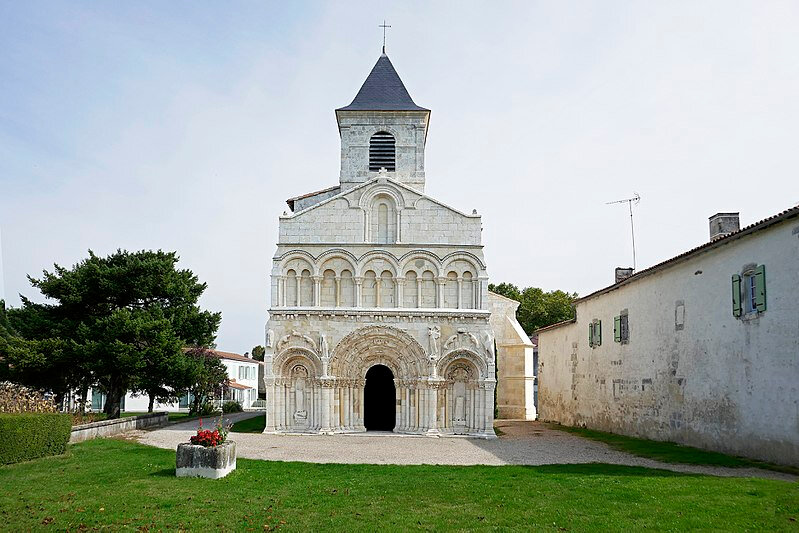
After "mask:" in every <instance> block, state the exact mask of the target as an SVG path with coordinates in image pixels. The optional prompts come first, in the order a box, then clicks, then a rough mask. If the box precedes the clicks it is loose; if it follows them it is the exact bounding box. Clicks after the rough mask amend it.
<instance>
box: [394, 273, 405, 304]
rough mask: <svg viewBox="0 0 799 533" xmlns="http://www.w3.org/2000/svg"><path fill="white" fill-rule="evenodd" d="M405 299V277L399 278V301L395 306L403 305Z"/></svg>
mask: <svg viewBox="0 0 799 533" xmlns="http://www.w3.org/2000/svg"><path fill="white" fill-rule="evenodd" d="M404 299H405V278H397V301H396V304H395V305H394V307H403V306H404V304H403V301H402V300H404Z"/></svg>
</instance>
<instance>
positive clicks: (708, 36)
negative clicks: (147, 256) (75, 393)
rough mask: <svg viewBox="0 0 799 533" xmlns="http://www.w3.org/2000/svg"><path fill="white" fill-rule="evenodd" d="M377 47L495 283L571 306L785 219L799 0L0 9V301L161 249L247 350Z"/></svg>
mask: <svg viewBox="0 0 799 533" xmlns="http://www.w3.org/2000/svg"><path fill="white" fill-rule="evenodd" d="M384 19H385V20H386V21H387V23H388V24H390V25H391V26H392V27H391V28H390V29H389V30H388V42H387V52H388V55H389V57H390V58H391V60H392V62H393V63H394V66H395V67H396V69H397V71H398V72H399V74H400V76H401V78H402V79H403V81H404V83H405V86H406V87H407V88H408V90H409V92H410V94H411V96H412V97H413V98H414V100H415V102H416V103H417V104H418V105H421V106H423V107H427V108H429V109H432V117H431V122H430V129H429V134H428V140H427V149H426V169H425V170H426V178H427V186H426V192H427V193H428V194H430V195H431V196H433V197H434V198H436V199H438V200H440V201H442V202H444V203H446V204H448V205H451V206H453V207H456V208H458V209H460V210H462V211H464V212H467V213H470V212H471V210H472V209H477V210H478V212H479V213H480V214H481V215H482V217H483V243H484V245H485V256H486V261H487V264H488V271H489V276H490V278H491V281H492V282H501V281H507V282H512V283H515V284H516V285H519V286H522V287H524V286H537V287H542V288H544V289H546V290H553V289H562V290H567V291H575V292H578V293H580V294H587V293H588V292H591V291H593V290H596V289H599V288H601V287H604V286H607V285H609V284H611V283H612V282H613V269H614V268H615V267H617V266H630V265H631V263H632V252H631V243H630V219H629V212H628V211H627V207H626V205H622V204H619V205H607V202H610V201H613V200H617V199H623V198H628V197H631V196H632V195H633V194H635V193H638V194H640V196H641V201H640V203H639V204H638V205H637V206H636V207H635V208H634V216H635V231H636V233H635V240H636V252H637V266H638V268H639V269H642V268H645V267H647V266H651V265H653V264H656V263H658V262H660V261H663V260H665V259H668V258H670V257H672V256H675V255H677V254H679V253H681V252H683V251H685V250H687V249H690V248H693V247H695V246H698V245H700V244H702V243H704V242H705V241H707V240H708V222H707V219H708V217H709V216H710V215H712V214H714V213H717V212H721V211H740V213H741V224H742V225H747V224H751V223H753V222H756V221H758V220H760V219H763V218H766V217H768V216H771V215H773V214H776V213H777V212H780V211H782V210H784V209H787V208H789V207H792V206H794V205H796V204H797V203H799V179H797V168H799V149H797V139H799V131H798V130H799V98H797V95H799V53H797V52H798V51H799V32H797V31H796V28H797V27H799V3H797V2H792V1H788V2H770V1H758V2H755V1H752V2H729V1H718V2H710V1H699V2H696V1H683V2H680V1H677V2H658V3H656V2H609V1H601V2H590V1H579V2H578V1H574V2H460V1H459V2H435V3H433V2H411V1H402V2H379V1H370V2H360V3H359V2H347V3H341V2H329V3H323V2H310V3H301V2H261V1H258V2H256V1H252V2H243V1H231V2H207V1H206V2H197V1H170V2H152V1H138V2H80V1H73V2H61V1H58V2H55V1H53V2H50V1H46V0H41V1H37V2H18V1H14V0H0V232H1V235H2V265H0V272H1V273H2V280H1V281H0V297H2V295H3V294H5V298H6V300H7V302H8V304H9V305H12V306H17V305H19V304H20V299H19V294H23V295H25V296H28V297H30V298H32V299H34V300H36V301H42V298H41V296H40V295H38V294H37V292H36V291H35V289H33V288H31V286H30V284H29V283H28V281H27V278H26V275H28V274H30V275H33V276H34V277H37V276H39V275H40V274H41V272H42V270H43V269H52V266H53V264H54V263H57V264H60V265H64V266H71V265H73V264H75V263H77V262H78V261H80V260H81V259H83V258H85V257H86V256H87V255H88V250H89V249H91V250H93V251H94V252H95V253H98V254H108V253H111V252H113V251H115V250H116V249H118V248H122V249H127V250H140V249H163V250H175V251H177V252H178V254H179V255H180V257H181V261H180V263H179V265H180V266H181V267H184V268H190V269H191V270H192V271H194V272H195V273H196V274H197V275H198V276H199V277H200V279H201V280H202V281H205V282H207V283H208V289H207V291H206V293H205V294H204V295H203V297H202V300H201V305H202V306H203V307H204V308H207V309H210V310H213V311H221V312H222V317H223V318H222V324H221V327H220V329H219V335H218V339H217V345H218V346H219V348H220V349H224V350H229V351H233V352H238V353H243V352H245V351H249V350H250V349H251V348H252V346H254V345H257V344H263V338H264V324H265V323H266V320H267V309H268V307H269V294H268V284H269V279H268V278H269V273H270V270H271V258H272V256H273V254H274V252H275V250H276V244H275V243H276V239H277V228H278V215H280V214H281V213H282V212H283V211H284V210H286V209H287V206H286V205H285V203H284V202H285V200H286V199H287V198H290V197H292V196H297V195H299V194H303V193H306V192H310V191H314V190H318V189H322V188H325V187H329V186H332V185H336V184H337V183H338V170H339V154H340V152H339V149H340V144H339V137H338V132H337V128H336V121H335V115H334V109H335V108H337V107H342V106H345V105H347V104H348V103H349V102H350V101H351V100H352V98H353V97H354V96H355V94H356V92H357V91H358V89H359V87H360V85H361V84H362V83H363V81H364V79H365V78H366V76H367V75H368V73H369V71H370V70H371V68H372V66H373V65H374V63H375V61H377V58H378V57H379V55H380V47H381V45H382V30H381V29H380V28H379V27H378V25H379V24H381V23H382V21H383V20H384Z"/></svg>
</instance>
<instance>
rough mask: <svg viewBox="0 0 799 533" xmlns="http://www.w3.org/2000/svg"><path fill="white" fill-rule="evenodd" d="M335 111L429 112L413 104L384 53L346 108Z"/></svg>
mask: <svg viewBox="0 0 799 533" xmlns="http://www.w3.org/2000/svg"><path fill="white" fill-rule="evenodd" d="M336 111H429V109H425V108H424V107H419V106H418V105H416V104H415V103H414V102H413V99H412V98H411V95H410V94H408V90H407V89H406V88H405V85H404V84H403V83H402V80H401V79H400V77H399V74H397V71H396V70H395V69H394V65H392V64H391V60H390V59H389V58H388V56H387V55H386V53H385V51H383V53H382V54H381V55H380V58H379V59H378V60H377V63H375V66H374V68H372V72H370V73H369V76H367V78H366V81H365V82H363V85H362V86H361V90H360V91H358V94H356V95H355V99H354V100H353V101H352V103H351V104H350V105H348V106H347V107H342V108H339V109H337V110H336Z"/></svg>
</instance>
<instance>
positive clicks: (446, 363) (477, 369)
mask: <svg viewBox="0 0 799 533" xmlns="http://www.w3.org/2000/svg"><path fill="white" fill-rule="evenodd" d="M456 364H457V365H463V364H465V365H468V366H470V367H471V369H472V374H470V375H472V376H473V377H472V378H471V379H485V378H486V377H487V376H488V367H487V366H486V362H485V358H484V357H483V356H482V355H481V354H479V353H478V352H476V351H474V350H467V349H463V348H457V349H455V350H452V351H450V352H447V353H446V354H444V356H443V357H442V358H441V360H439V362H438V375H439V376H445V377H446V378H447V379H451V378H450V377H449V372H450V370H451V368H450V367H452V368H455V367H456Z"/></svg>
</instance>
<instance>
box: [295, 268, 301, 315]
mask: <svg viewBox="0 0 799 533" xmlns="http://www.w3.org/2000/svg"><path fill="white" fill-rule="evenodd" d="M295 277H296V278H297V302H296V306H297V307H299V306H300V293H301V292H302V285H301V283H300V280H301V279H302V276H300V275H299V274H297V275H296V276H295Z"/></svg>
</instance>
